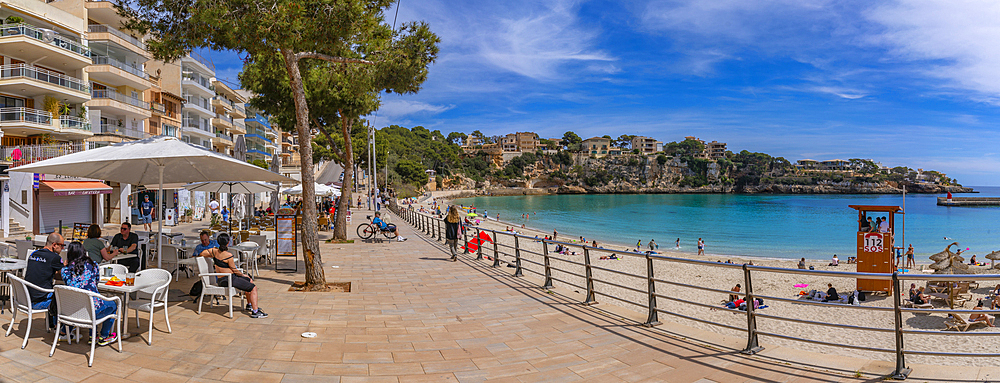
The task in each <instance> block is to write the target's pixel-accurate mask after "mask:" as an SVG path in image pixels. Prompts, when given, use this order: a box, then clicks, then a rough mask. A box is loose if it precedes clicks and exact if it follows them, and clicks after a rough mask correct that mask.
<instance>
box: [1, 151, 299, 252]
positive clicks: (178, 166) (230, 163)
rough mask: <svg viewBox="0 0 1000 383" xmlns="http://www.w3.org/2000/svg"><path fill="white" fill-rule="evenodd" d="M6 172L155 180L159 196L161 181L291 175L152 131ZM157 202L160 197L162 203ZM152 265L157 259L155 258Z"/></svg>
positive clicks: (159, 236)
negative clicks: (108, 144)
mask: <svg viewBox="0 0 1000 383" xmlns="http://www.w3.org/2000/svg"><path fill="white" fill-rule="evenodd" d="M9 171H11V172H24V173H45V174H56V175H62V176H72V177H84V178H94V179H99V180H105V181H111V182H119V183H123V184H132V185H142V186H149V185H156V186H157V187H158V188H161V189H160V192H159V194H160V201H163V196H162V194H163V190H162V185H163V184H165V183H180V182H184V183H188V182H199V181H231V180H254V181H279V182H294V181H295V180H294V179H291V178H288V177H285V176H283V175H280V174H277V173H273V172H271V171H269V170H267V169H262V168H260V167H258V166H255V165H252V164H249V163H247V162H245V161H239V160H237V159H235V158H232V157H229V156H226V155H224V154H221V153H216V152H213V151H211V150H209V149H207V148H205V147H203V146H198V145H191V144H188V143H186V142H184V141H181V140H180V139H178V138H177V137H165V136H156V137H150V138H146V139H143V140H138V141H132V142H122V143H117V144H112V145H110V146H105V147H102V148H97V149H91V150H85V151H82V152H76V153H72V154H67V155H65V156H59V157H55V158H50V159H47V160H44V161H39V162H35V163H33V164H28V165H23V166H18V167H16V168H13V169H10V170H9ZM161 203H162V202H161ZM157 232H158V233H157V240H156V248H157V254H163V253H162V252H161V248H162V246H163V236H162V232H163V220H162V219H161V220H159V221H158V222H157ZM157 258H158V260H157V267H159V266H161V265H162V259H160V257H157Z"/></svg>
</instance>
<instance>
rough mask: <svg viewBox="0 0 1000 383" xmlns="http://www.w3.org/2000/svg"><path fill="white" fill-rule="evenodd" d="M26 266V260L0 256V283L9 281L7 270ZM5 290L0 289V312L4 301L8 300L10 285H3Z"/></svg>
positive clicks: (0, 312)
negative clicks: (0, 303)
mask: <svg viewBox="0 0 1000 383" xmlns="http://www.w3.org/2000/svg"><path fill="white" fill-rule="evenodd" d="M25 267H28V261H26V260H23V259H16V258H0V283H10V281H8V280H7V279H8V278H7V272H9V271H16V270H21V269H24V268H25ZM4 289H5V290H6V291H0V302H2V303H3V304H2V305H0V314H3V312H4V308H5V307H7V305H6V303H7V301H8V300H10V287H9V286H4Z"/></svg>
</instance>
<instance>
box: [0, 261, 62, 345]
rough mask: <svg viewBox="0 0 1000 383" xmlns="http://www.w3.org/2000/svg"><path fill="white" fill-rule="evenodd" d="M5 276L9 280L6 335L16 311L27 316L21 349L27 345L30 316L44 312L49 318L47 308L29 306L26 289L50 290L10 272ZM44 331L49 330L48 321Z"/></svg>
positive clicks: (11, 326)
mask: <svg viewBox="0 0 1000 383" xmlns="http://www.w3.org/2000/svg"><path fill="white" fill-rule="evenodd" d="M7 278H8V280H9V281H10V289H11V294H10V311H11V316H10V326H7V335H5V336H10V333H11V332H12V331H14V322H15V321H16V320H17V313H18V312H22V313H24V314H25V315H27V316H28V326H27V327H25V328H24V342H21V349H24V347H25V346H27V345H28V336H29V335H31V317H32V316H33V315H34V314H42V313H44V314H45V319H48V318H49V315H48V314H49V310H48V309H42V310H35V309H33V308H31V306H32V303H33V302H32V301H31V294H29V293H28V289H29V288H30V289H32V290H38V291H41V292H44V293H51V292H52V290H48V289H43V288H41V287H38V286H35V285H34V284H32V283H31V282H28V281H26V280H23V279H21V278H18V277H16V276H14V275H11V274H10V273H7ZM45 331H46V332H48V331H49V322H48V321H46V322H45Z"/></svg>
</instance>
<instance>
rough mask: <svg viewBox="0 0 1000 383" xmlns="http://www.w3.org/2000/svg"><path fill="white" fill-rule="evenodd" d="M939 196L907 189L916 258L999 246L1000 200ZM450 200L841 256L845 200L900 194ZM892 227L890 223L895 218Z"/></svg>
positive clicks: (631, 233)
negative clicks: (981, 202) (986, 203)
mask: <svg viewBox="0 0 1000 383" xmlns="http://www.w3.org/2000/svg"><path fill="white" fill-rule="evenodd" d="M973 188H974V189H975V190H977V191H979V193H978V194H958V196H961V195H965V196H981V197H988V196H1000V187H973ZM938 196H939V195H928V194H907V195H906V203H905V209H906V210H905V211H906V214H905V217H904V220H905V224H904V229H903V231H904V233H903V234H904V236H905V242H906V243H907V244H910V243H912V244H913V246H914V248H915V249H916V255H917V261H918V262H921V261H923V262H927V261H928V259H927V257H928V256H930V255H931V254H934V253H937V252H939V251H941V250H943V249H944V248H945V246H947V245H948V244H949V243H951V242H958V243H959V244H960V245H961V248H962V249H965V248H967V247H968V248H969V250H968V251H969V252H968V253H967V254H968V255H969V256H971V255H972V254H978V255H979V258H980V259H982V256H983V255H985V254H987V253H989V252H990V251H993V250H1000V207H944V206H937V204H936V203H937V200H936V197H938ZM940 196H943V195H940ZM456 203H459V204H462V205H465V206H469V205H472V206H475V207H476V208H477V210H478V212H479V214H483V212H484V211H487V212H488V213H489V215H490V217H491V218H493V217H495V216H496V214H497V213H500V219H501V220H502V221H506V222H512V223H516V224H518V225H520V224H525V225H526V226H527V227H532V228H536V229H541V230H545V231H552V230H553V229H556V230H558V231H559V234H560V237H562V236H563V235H575V236H580V235H582V236H585V237H586V239H587V240H588V241H591V240H597V241H598V242H599V243H601V242H613V243H620V244H628V245H631V246H634V245H635V242H636V241H638V240H640V239H641V240H642V243H643V245H644V246H645V245H646V243H647V242H648V241H649V240H650V239H655V240H656V243H657V244H658V245H659V247H660V248H661V249H672V248H673V247H674V241H675V240H676V239H677V238H680V240H681V251H685V252H692V253H693V252H696V248H697V247H696V243H697V241H698V238H699V237H700V238H703V239H704V241H705V246H706V252H707V253H709V254H718V255H720V257H724V256H725V255H750V256H760V257H772V258H795V259H797V258H799V257H805V258H807V259H830V257H832V256H833V254H838V255H839V256H840V258H841V260H846V259H847V256H852V255H854V253H855V246H856V243H855V242H856V239H855V233H856V230H857V212H856V211H855V210H854V209H851V208H848V207H847V206H848V205H896V206H903V196H902V194H899V195H773V194H769V195H742V194H600V195H546V196H511V197H475V198H464V199H460V200H456ZM526 212H528V213H531V216H530V218H529V219H527V220H526V219H524V218H523V217H521V215H522V214H524V213H526ZM897 219H898V216H897ZM896 227H897V232H898V231H899V223H898V222H897V226H896ZM945 237H947V238H949V239H945ZM562 238H565V237H562ZM952 249H953V250H954V249H955V248H952ZM963 255H966V254H963ZM720 259H723V258H720ZM966 259H968V257H966ZM723 260H724V259H723Z"/></svg>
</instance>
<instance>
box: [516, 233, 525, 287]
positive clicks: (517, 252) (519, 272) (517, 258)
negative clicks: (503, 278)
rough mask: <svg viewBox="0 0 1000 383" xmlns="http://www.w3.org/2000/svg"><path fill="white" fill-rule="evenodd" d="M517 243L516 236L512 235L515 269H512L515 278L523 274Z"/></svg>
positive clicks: (519, 247)
mask: <svg viewBox="0 0 1000 383" xmlns="http://www.w3.org/2000/svg"><path fill="white" fill-rule="evenodd" d="M518 242H519V241H518V237H517V235H514V266H515V267H516V268H515V269H514V276H515V277H520V276H524V273H522V272H521V246H520V245H519V244H518Z"/></svg>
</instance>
